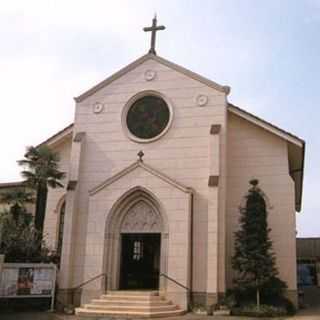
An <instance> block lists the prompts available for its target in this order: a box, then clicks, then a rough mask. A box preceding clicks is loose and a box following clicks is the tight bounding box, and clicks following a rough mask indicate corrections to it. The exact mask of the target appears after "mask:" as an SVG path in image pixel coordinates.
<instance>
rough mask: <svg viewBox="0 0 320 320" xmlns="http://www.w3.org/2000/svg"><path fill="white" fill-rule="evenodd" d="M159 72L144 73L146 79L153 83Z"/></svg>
mask: <svg viewBox="0 0 320 320" xmlns="http://www.w3.org/2000/svg"><path fill="white" fill-rule="evenodd" d="M156 75H157V72H156V71H155V70H151V69H148V70H146V71H145V73H144V79H145V80H146V81H152V80H154V79H155V77H156Z"/></svg>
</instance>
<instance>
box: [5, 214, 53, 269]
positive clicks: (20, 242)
mask: <svg viewBox="0 0 320 320" xmlns="http://www.w3.org/2000/svg"><path fill="white" fill-rule="evenodd" d="M0 226H1V237H0V239H1V244H0V254H4V255H5V262H13V263H14V262H22V263H27V262H35V263H39V262H53V261H54V259H55V255H54V254H53V253H52V252H51V251H50V250H49V249H48V248H47V246H46V244H45V242H44V240H43V238H42V235H41V233H40V232H39V231H37V230H36V229H35V227H34V225H33V222H32V221H30V220H29V221H28V220H27V219H25V217H24V216H23V215H20V216H19V219H18V220H16V219H15V218H14V217H13V215H12V214H11V213H10V212H8V211H4V212H1V213H0ZM39 248H41V249H40V250H39Z"/></svg>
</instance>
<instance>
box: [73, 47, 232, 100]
mask: <svg viewBox="0 0 320 320" xmlns="http://www.w3.org/2000/svg"><path fill="white" fill-rule="evenodd" d="M148 59H152V60H155V61H157V62H159V63H161V64H163V65H165V66H167V67H169V68H172V69H174V70H176V71H177V72H180V73H183V74H184V75H186V76H188V77H190V78H192V79H194V80H197V81H199V82H201V83H204V84H205V85H207V86H209V87H212V88H214V89H216V90H218V91H220V92H222V93H225V94H226V95H228V94H229V93H230V87H229V86H222V85H220V84H218V83H216V82H214V81H212V80H209V79H207V78H205V77H203V76H201V75H199V74H197V73H195V72H193V71H190V70H188V69H186V68H184V67H182V66H180V65H178V64H176V63H173V62H171V61H169V60H167V59H165V58H162V57H160V56H157V55H155V54H153V53H148V54H145V55H143V56H142V57H140V58H138V59H136V60H135V61H133V62H131V63H130V64H128V65H127V66H125V67H124V68H122V69H120V70H119V71H117V72H115V73H114V74H113V75H111V76H110V77H108V78H106V79H104V80H103V81H101V82H99V83H98V84H97V85H95V86H93V87H92V88H91V89H89V90H87V91H85V92H84V93H82V94H81V95H79V96H78V97H75V98H74V100H75V102H76V103H80V102H82V101H83V100H85V99H86V98H88V97H90V96H91V95H93V94H94V93H96V92H97V91H98V90H100V89H102V88H104V87H105V86H107V85H108V84H110V83H111V82H113V81H115V80H117V79H119V78H120V77H121V76H123V75H124V74H126V73H127V72H129V71H131V70H133V69H134V68H136V67H137V66H139V65H140V64H142V63H143V62H145V61H146V60H148Z"/></svg>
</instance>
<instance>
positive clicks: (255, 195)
mask: <svg viewBox="0 0 320 320" xmlns="http://www.w3.org/2000/svg"><path fill="white" fill-rule="evenodd" d="M250 184H251V187H250V189H249V191H248V194H247V195H246V198H245V200H246V201H245V206H244V207H243V208H240V229H239V230H238V231H237V232H236V233H235V253H234V256H233V258H232V266H233V269H234V270H235V271H236V278H235V279H234V282H235V284H236V287H237V288H238V289H240V290H242V292H245V291H248V292H249V291H251V292H252V291H253V290H254V291H255V293H256V303H257V308H258V309H259V308H260V295H261V291H263V290H264V288H266V287H268V286H269V287H270V283H276V284H277V285H278V286H279V284H280V287H282V288H283V287H285V286H286V285H285V283H284V282H282V281H281V280H280V279H278V278H277V275H278V271H277V268H276V265H275V262H276V259H275V254H274V252H273V249H272V241H271V240H270V237H269V233H270V231H271V229H270V228H269V227H268V222H267V209H266V203H265V201H264V197H263V192H262V191H261V189H260V188H259V187H258V180H256V179H254V180H251V181H250ZM280 290H281V289H280Z"/></svg>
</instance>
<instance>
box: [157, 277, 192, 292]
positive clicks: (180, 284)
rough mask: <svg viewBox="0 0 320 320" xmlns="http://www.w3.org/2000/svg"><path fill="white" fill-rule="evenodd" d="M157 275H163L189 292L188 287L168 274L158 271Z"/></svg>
mask: <svg viewBox="0 0 320 320" xmlns="http://www.w3.org/2000/svg"><path fill="white" fill-rule="evenodd" d="M159 277H164V278H166V279H168V280H170V281H172V282H174V283H175V284H176V285H178V286H179V287H181V288H183V289H185V290H187V291H189V292H190V291H191V289H190V288H188V287H186V286H185V285H183V284H182V283H180V282H178V281H177V280H175V279H173V278H171V277H169V276H168V275H167V274H165V273H160V275H159Z"/></svg>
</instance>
